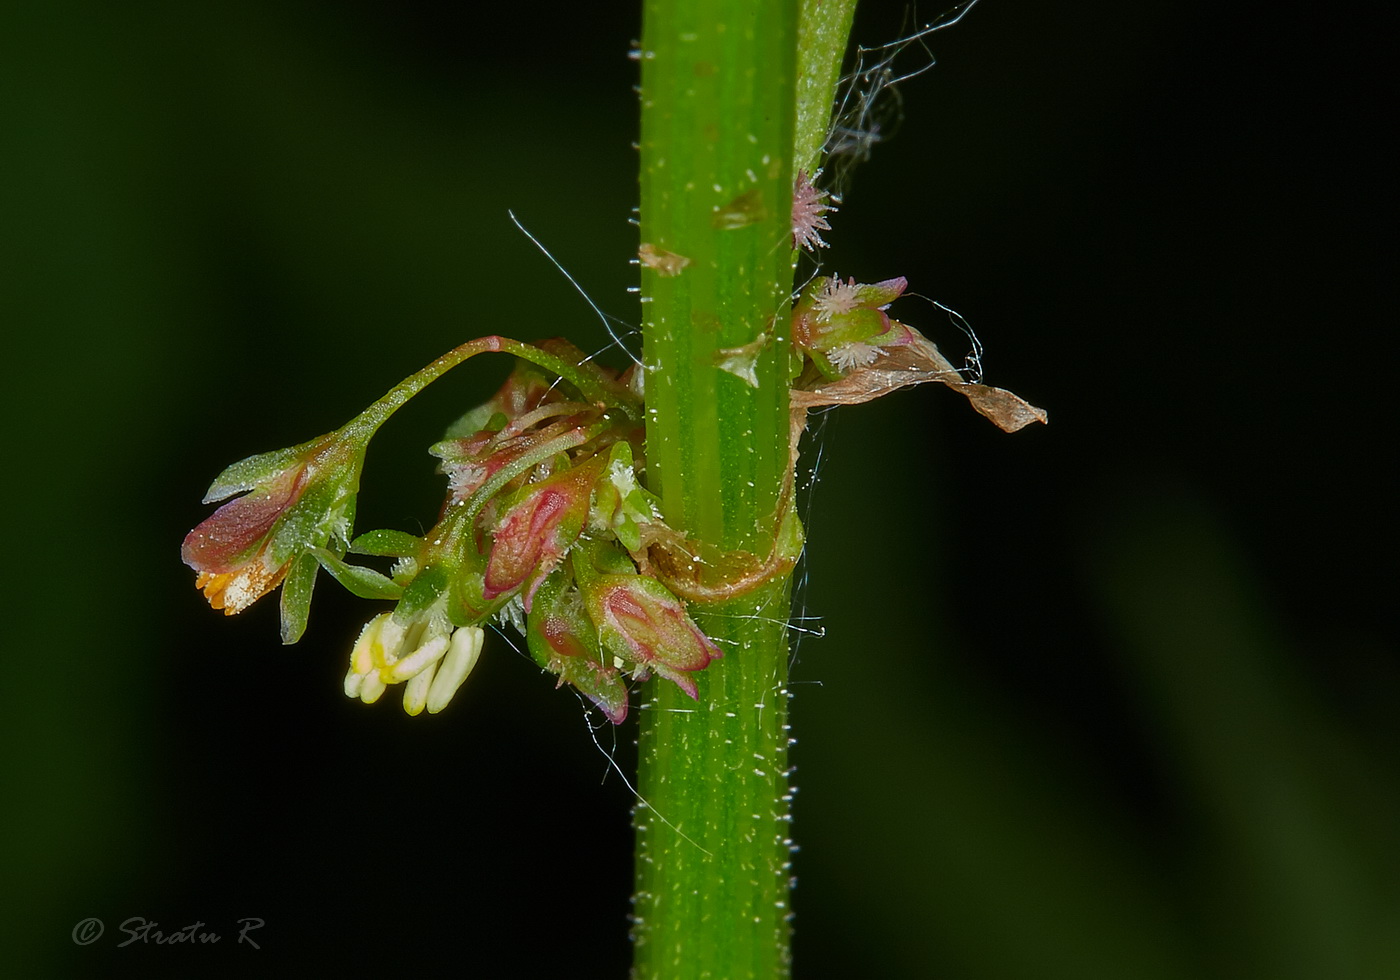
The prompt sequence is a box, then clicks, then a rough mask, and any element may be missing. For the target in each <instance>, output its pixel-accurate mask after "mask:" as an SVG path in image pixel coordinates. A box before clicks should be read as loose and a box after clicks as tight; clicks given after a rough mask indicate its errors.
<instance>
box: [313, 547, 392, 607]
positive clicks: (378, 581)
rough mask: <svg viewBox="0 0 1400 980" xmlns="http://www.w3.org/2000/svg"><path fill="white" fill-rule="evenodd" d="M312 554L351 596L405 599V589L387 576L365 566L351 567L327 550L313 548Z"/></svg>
mask: <svg viewBox="0 0 1400 980" xmlns="http://www.w3.org/2000/svg"><path fill="white" fill-rule="evenodd" d="M311 554H312V555H313V556H314V557H315V558H316V560H317V561H318V562H320V563H321V567H322V568H324V569H325V570H326V571H328V572H330V573H331V575H332V577H334V578H335V580H336V581H337V582H339V583H340V584H341V585H343V586H345V588H346V589H347V590H348V591H349V592H350V594H351V595H355V596H359V597H360V598H361V599H399V598H402V597H403V591H404V590H403V587H402V586H400V585H397V584H396V583H395V582H393V581H392V580H391V579H389V578H388V577H387V576H385V575H382V574H380V573H379V572H376V571H375V570H374V569H372V568H365V567H364V566H363V565H351V564H348V563H347V562H343V561H341V560H340V559H339V558H337V557H336V556H335V555H333V554H332V553H331V552H329V551H327V550H326V549H325V548H312V549H311Z"/></svg>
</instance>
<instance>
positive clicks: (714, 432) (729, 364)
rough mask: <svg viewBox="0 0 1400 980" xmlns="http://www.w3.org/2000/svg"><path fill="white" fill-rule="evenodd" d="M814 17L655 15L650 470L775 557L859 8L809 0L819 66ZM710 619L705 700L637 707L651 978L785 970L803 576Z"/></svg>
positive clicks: (714, 535)
mask: <svg viewBox="0 0 1400 980" xmlns="http://www.w3.org/2000/svg"><path fill="white" fill-rule="evenodd" d="M800 6H801V4H799V0H764V2H758V3H755V2H753V0H647V2H646V4H645V8H644V9H645V22H644V34H643V41H642V138H641V168H642V169H641V241H642V256H643V269H642V293H643V296H644V300H643V302H644V303H645V304H646V306H645V310H644V321H645V349H644V361H645V364H646V403H647V471H646V479H647V482H648V484H649V486H650V488H651V490H652V491H653V492H655V493H657V494H658V495H659V496H660V497H661V501H662V509H663V511H664V513H665V517H666V520H667V522H668V523H670V524H671V525H672V526H673V527H677V528H680V529H682V530H684V531H686V532H687V533H688V534H690V535H691V536H693V537H694V538H697V539H701V540H704V541H708V542H711V543H714V544H716V545H719V546H720V547H722V548H724V549H726V550H744V551H748V552H750V553H752V554H754V555H757V556H767V555H769V554H770V553H771V551H772V550H773V548H774V547H775V541H776V537H777V533H778V526H779V522H780V517H781V516H782V513H783V510H784V500H783V496H784V494H785V493H788V492H790V489H789V488H790V482H789V481H788V479H787V477H788V472H789V468H790V451H789V431H788V427H789V413H788V390H787V370H788V353H787V352H788V348H789V337H788V321H789V316H790V314H789V309H790V293H791V288H792V273H793V268H792V224H791V221H792V217H791V213H792V192H793V179H794V174H795V171H796V169H797V168H798V166H799V165H805V164H808V163H809V160H808V158H813V160H814V159H815V157H816V156H817V155H819V151H820V147H821V145H822V142H823V139H824V136H825V130H826V126H827V115H828V114H829V110H830V105H831V91H832V88H833V87H834V85H835V79H836V74H837V72H838V69H839V59H840V55H841V52H842V50H843V49H844V31H845V29H846V27H848V25H849V23H850V9H851V7H852V4H851V3H849V2H839V3H837V2H828V3H827V4H824V5H823V4H817V3H815V2H813V0H808V2H807V3H806V6H807V7H808V8H810V11H808V12H810V13H811V14H812V15H814V16H818V17H819V19H820V20H821V21H822V23H823V24H825V23H826V21H828V20H830V19H831V17H832V14H833V12H834V13H835V16H836V18H837V23H838V24H839V26H838V27H836V28H823V29H820V30H818V29H814V28H812V25H811V24H807V25H804V26H803V34H804V37H806V36H808V35H810V36H812V37H814V38H816V37H820V38H821V39H822V43H820V44H818V43H816V42H815V41H814V42H813V43H812V44H811V45H809V46H806V47H804V48H803V49H802V53H801V54H799V44H798V33H799V21H800V14H799V7H800ZM819 8H821V9H819ZM809 28H811V29H809ZM833 30H839V31H841V32H842V43H841V44H839V45H835V46H833V45H832V44H831V42H830V39H831V37H832V36H833V35H832V31H833ZM813 52H820V54H814V53H813ZM813 59H816V60H815V61H814V60H813ZM833 59H834V62H835V63H834V64H833V63H832V62H833ZM817 61H819V62H820V64H817V63H816V62H817ZM811 72H815V74H816V75H817V76H819V81H818V82H817V83H816V85H815V86H807V87H805V88H804V91H803V100H804V104H822V106H823V108H822V110H821V111H820V112H808V113H806V114H805V115H804V116H802V117H801V119H802V127H803V128H802V131H801V132H798V130H797V125H798V120H799V114H798V88H799V81H798V79H799V77H806V76H807V74H809V73H811ZM823 91H824V92H825V94H824V95H823V94H822V92H823ZM799 145H800V146H802V147H804V149H803V150H802V151H801V152H802V153H803V154H804V157H803V158H802V159H798V158H797V156H796V153H797V152H798V151H797V150H796V147H797V146H799ZM736 368H737V369H736ZM694 612H695V615H696V619H697V621H698V623H699V624H700V626H701V628H702V629H704V630H705V632H706V633H707V634H708V635H709V636H710V637H711V638H712V639H713V640H714V641H715V643H717V644H718V645H719V646H720V648H721V649H722V650H723V651H724V659H722V660H720V661H717V662H715V663H714V664H712V665H711V666H710V667H709V668H708V669H707V670H706V671H704V672H703V674H701V675H700V677H699V683H700V692H699V698H698V700H697V701H692V700H690V699H689V698H687V697H685V695H684V694H683V693H682V692H680V691H679V690H677V689H676V688H675V687H674V686H672V685H653V686H652V689H651V700H650V701H649V702H648V703H647V704H645V705H643V706H642V707H643V709H644V710H642V711H641V712H640V715H641V729H640V734H639V745H640V760H639V767H640V771H639V774H638V779H639V783H638V790H639V793H640V795H641V797H642V799H643V800H644V801H645V802H644V803H642V804H639V805H638V808H637V812H636V817H635V824H636V830H637V871H636V888H637V890H636V895H635V898H634V927H633V938H634V941H635V943H636V961H635V971H634V975H635V976H636V977H638V978H649V977H667V978H676V977H715V978H720V977H723V978H732V980H741V978H746V977H776V976H784V975H786V974H787V973H788V969H789V961H790V952H789V936H790V928H789V919H790V915H789V888H790V879H791V864H790V850H791V840H790V835H789V831H788V826H789V825H788V820H789V816H788V803H789V799H790V796H789V793H788V788H787V771H788V765H787V746H788V737H787V688H786V681H787V652H788V648H787V619H788V616H789V612H790V601H789V583H788V581H787V579H786V577H780V578H776V579H774V580H772V581H770V582H767V583H766V584H764V585H762V586H760V587H759V588H758V589H756V590H754V591H752V592H748V593H746V594H745V595H744V596H743V597H741V598H733V599H730V600H727V601H725V602H721V603H714V604H708V605H705V606H703V607H697V608H695V609H694Z"/></svg>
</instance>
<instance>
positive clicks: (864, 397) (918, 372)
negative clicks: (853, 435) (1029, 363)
mask: <svg viewBox="0 0 1400 980" xmlns="http://www.w3.org/2000/svg"><path fill="white" fill-rule="evenodd" d="M905 329H906V330H908V331H909V334H910V338H911V339H910V342H909V343H907V344H901V345H899V346H891V347H882V348H880V356H879V357H877V358H876V359H875V361H874V362H872V363H871V364H870V365H868V366H866V367H857V368H855V369H853V370H852V371H851V372H850V373H849V374H847V375H845V376H844V377H842V378H839V379H837V380H835V381H821V382H819V383H818V384H817V385H816V386H814V387H811V388H807V389H802V388H794V389H793V390H792V396H791V404H792V408H793V410H794V412H797V411H802V412H805V411H806V410H807V409H809V408H817V407H819V406H822V405H859V404H860V403H862V402H868V401H872V400H874V399H876V398H879V397H880V396H881V395H887V394H889V393H890V392H892V391H897V390H898V389H900V388H907V387H909V386H910V385H918V384H924V383H925V382H929V381H937V382H939V383H940V384H945V385H947V386H948V387H949V388H952V389H953V390H954V391H956V392H959V393H961V394H962V395H964V396H965V397H966V398H967V400H968V401H970V402H971V403H972V407H973V408H975V409H977V411H979V412H981V413H982V414H983V415H985V416H986V417H987V418H989V419H991V420H992V421H993V422H994V423H996V425H997V426H998V427H999V428H1001V429H1002V430H1004V431H1006V432H1015V431H1016V430H1017V429H1021V428H1024V427H1025V426H1027V425H1030V424H1031V423H1032V422H1042V423H1043V422H1045V421H1046V414H1045V411H1044V409H1040V408H1036V407H1035V406H1034V405H1032V404H1030V402H1027V401H1026V400H1025V399H1023V398H1021V397H1020V396H1019V395H1014V394H1012V393H1011V392H1009V391H1006V390H1005V389H1003V388H993V387H991V386H990V385H980V384H971V383H969V382H967V381H964V380H963V379H962V375H960V374H958V372H957V370H956V369H955V368H954V367H953V365H952V364H950V363H948V359H947V358H945V357H944V356H943V355H942V354H941V353H939V350H938V348H937V347H936V346H935V345H934V343H933V341H931V340H929V339H928V338H927V337H925V336H924V335H923V334H921V333H919V332H918V331H917V330H915V329H914V328H913V327H908V326H906V327H905Z"/></svg>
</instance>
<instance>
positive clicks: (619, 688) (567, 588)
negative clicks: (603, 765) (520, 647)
mask: <svg viewBox="0 0 1400 980" xmlns="http://www.w3.org/2000/svg"><path fill="white" fill-rule="evenodd" d="M522 632H523V633H524V636H525V641H526V644H527V645H528V646H529V648H530V656H532V657H533V658H534V659H535V662H536V663H537V664H539V665H540V666H541V667H543V668H544V669H545V670H548V671H549V672H550V673H552V674H556V675H558V677H559V684H561V685H562V684H565V683H568V684H572V685H573V686H574V687H575V688H576V689H577V690H578V691H579V692H580V693H582V694H583V695H584V696H585V697H587V698H588V699H589V700H590V701H592V702H593V703H594V704H595V705H597V706H598V708H599V710H601V711H602V712H603V714H605V715H607V717H608V720H609V721H611V722H612V723H613V724H614V725H620V724H622V722H623V720H624V719H626V717H627V687H626V685H625V684H623V682H622V677H621V671H620V670H619V668H618V665H617V664H615V663H611V664H610V663H605V662H604V658H603V657H604V655H603V651H602V649H601V647H599V645H598V630H597V629H596V628H594V626H593V624H592V622H590V621H589V619H588V614H587V612H586V611H585V609H584V604H583V598H582V596H581V595H580V594H579V590H578V589H577V588H575V587H574V585H573V583H572V582H571V581H570V580H569V579H568V576H567V575H566V574H565V573H564V570H563V569H561V570H560V572H559V573H556V574H555V575H553V576H551V577H550V579H549V581H547V582H546V583H545V584H544V586H543V587H542V588H541V589H540V591H539V594H538V595H537V596H536V597H535V604H534V608H533V609H532V610H531V611H530V615H529V622H528V625H527V626H526V628H525V629H524V630H523V631H522Z"/></svg>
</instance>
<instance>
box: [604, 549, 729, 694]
mask: <svg viewBox="0 0 1400 980" xmlns="http://www.w3.org/2000/svg"><path fill="white" fill-rule="evenodd" d="M583 593H584V600H585V602H586V603H587V605H588V614H589V616H590V618H591V619H592V620H593V623H594V625H595V626H597V627H598V638H599V639H600V640H601V641H602V643H603V646H604V648H605V649H606V650H607V651H608V652H610V653H612V654H613V655H614V656H617V657H620V658H621V659H622V660H624V661H628V662H631V663H635V664H636V665H637V668H638V669H637V673H638V676H641V675H643V674H645V672H647V671H655V672H656V673H657V674H659V675H660V676H662V677H665V678H666V679H667V680H670V681H673V682H675V685H676V686H677V687H679V688H680V689H681V690H682V691H684V692H685V693H686V694H689V695H690V696H691V697H692V698H695V697H698V696H699V692H698V690H697V687H696V684H695V678H694V677H692V676H691V674H692V673H693V672H695V671H697V670H703V669H704V668H705V666H706V665H707V664H709V662H710V661H711V660H714V659H716V658H717V657H719V656H721V654H720V650H719V648H718V647H717V646H715V645H714V644H713V643H712V642H710V639H709V637H707V636H706V635H705V634H704V633H702V632H701V631H700V627H698V626H696V625H695V622H694V620H692V619H691V618H690V614H689V613H688V612H687V611H686V608H685V603H683V602H681V601H680V600H679V599H677V598H676V597H675V596H674V595H672V594H671V593H670V591H669V590H668V589H667V588H666V587H665V586H664V585H662V584H661V583H660V582H658V581H656V579H654V578H650V577H648V576H646V575H600V576H598V577H597V578H594V579H592V580H590V581H589V582H587V583H586V584H584V585H583Z"/></svg>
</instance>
